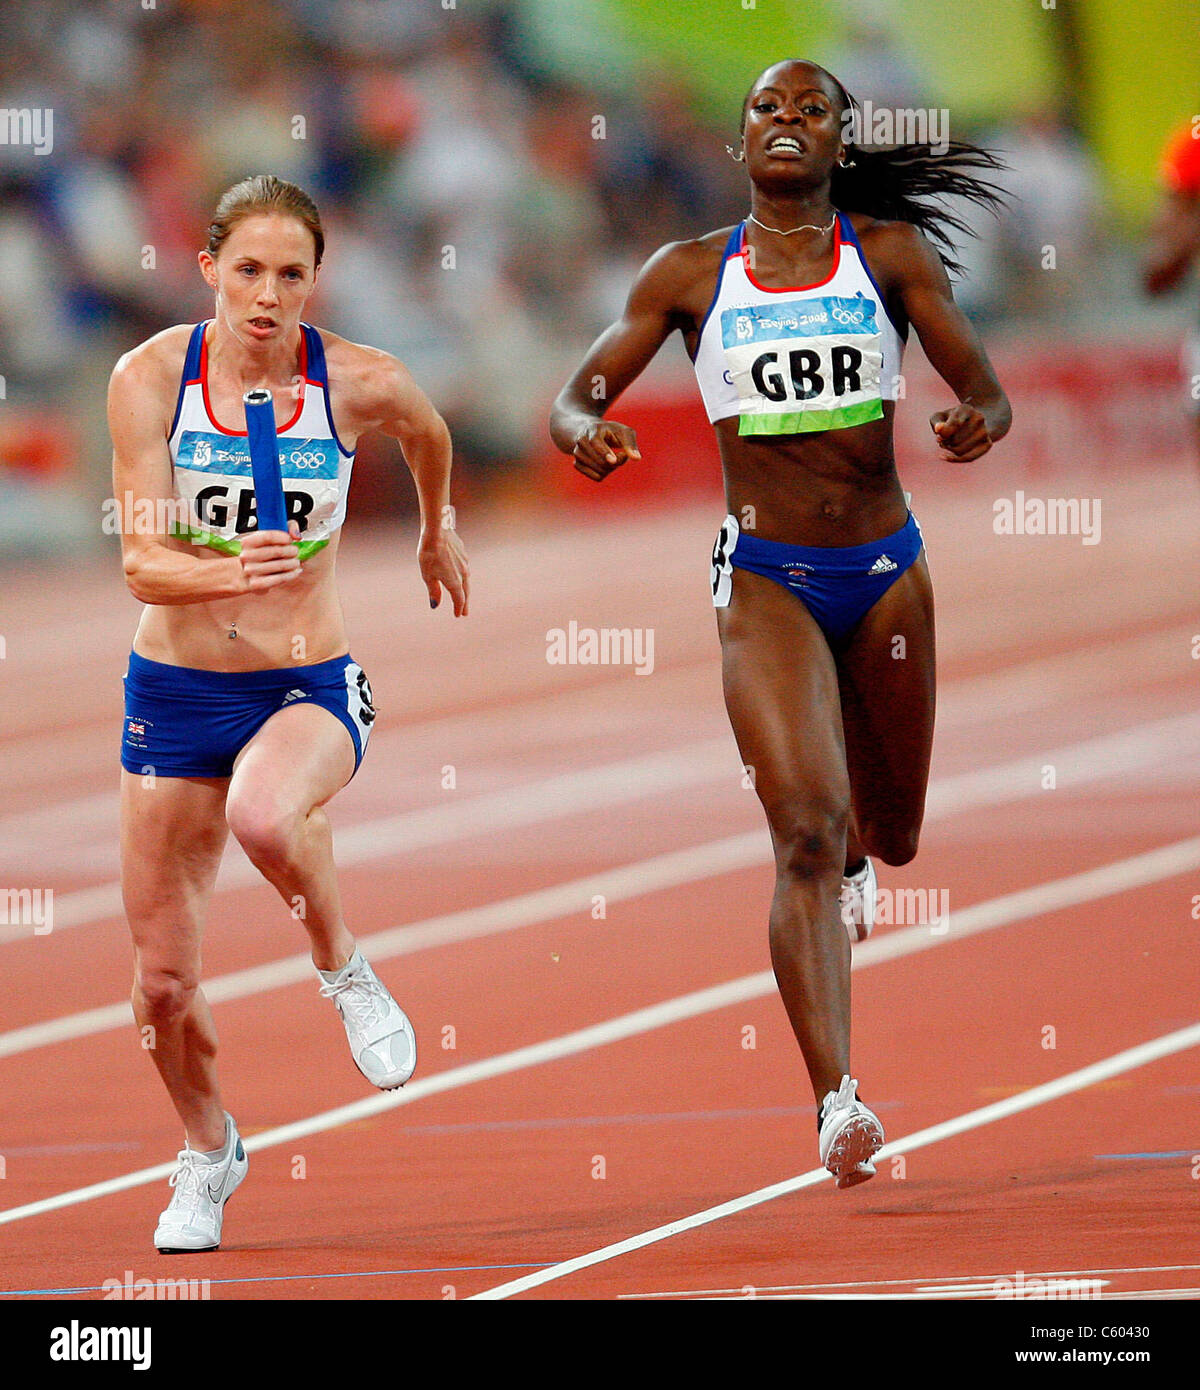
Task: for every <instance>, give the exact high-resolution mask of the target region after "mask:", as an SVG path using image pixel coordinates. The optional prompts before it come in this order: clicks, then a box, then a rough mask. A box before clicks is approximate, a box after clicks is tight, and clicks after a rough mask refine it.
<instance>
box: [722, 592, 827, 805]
mask: <svg viewBox="0 0 1200 1390" xmlns="http://www.w3.org/2000/svg"><path fill="white" fill-rule="evenodd" d="M732 583H733V591H732V594H731V597H730V602H729V606H728V607H727V608H719V609H717V621H718V628H719V631H720V634H721V652H722V673H723V680H724V687H725V703H726V708H727V709H728V711H729V718H730V722H731V724H732V725H733V731H734V735H735V737H736V739H737V744H738V749H739V751H740V753H741V756H742V761H743V763H744V764H745V765H746V766H747V767H749V768H752V769H753V777H754V785H755V789H756V791H757V792H758V795H759V798H760V799H761V801H762V802H763V805H764V807H765V808H766V810H767V814H768V818H769V819H772V824H773V829H774V828H776V827H775V822H774V817H776V816H780V817H784V816H786V815H788V814H789V813H791V812H793V811H795V810H796V809H797V808H798V807H802V806H808V807H810V808H812V809H814V810H817V811H821V812H824V813H825V814H827V815H829V816H831V817H833V818H835V819H837V818H840V817H842V816H844V814H845V810H846V808H847V806H848V802H849V786H848V781H847V775H846V760H845V750H844V745H843V741H842V727H841V718H840V713H839V697H838V680H837V672H836V669H835V667H834V663H833V658H832V656H831V655H830V652H829V647H828V644H827V643H826V641H825V638H824V636H823V634H822V633H821V630H820V628H819V627H818V626H817V624H816V622H815V621H814V619H813V617H812V615H811V614H810V613H809V612H808V610H807V609H806V608H805V607H804V605H803V604H802V603H801V602H800V601H799V600H798V599H797V598H796V597H795V596H794V595H792V594H790V593H788V592H787V591H786V590H785V589H784V588H782V587H781V586H780V585H778V584H776V583H774V582H773V581H771V580H769V579H766V578H764V577H763V576H762V575H758V574H752V573H750V572H748V571H746V570H740V569H735V570H734V571H733V575H732Z"/></svg>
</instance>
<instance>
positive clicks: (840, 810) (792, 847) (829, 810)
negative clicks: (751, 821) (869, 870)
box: [766, 795, 850, 878]
mask: <svg viewBox="0 0 1200 1390" xmlns="http://www.w3.org/2000/svg"><path fill="white" fill-rule="evenodd" d="M766 812H767V821H768V823H769V824H770V827H771V838H772V840H773V841H774V844H775V862H776V865H777V867H778V869H779V871H780V872H781V873H786V874H788V875H790V876H792V877H794V878H819V877H822V876H825V875H829V876H832V875H833V874H834V873H835V871H836V873H837V874H838V875H839V876H840V874H841V872H842V869H843V868H844V866H845V855H846V822H847V820H848V819H849V812H850V807H849V803H848V802H841V801H831V800H829V799H828V798H825V797H821V796H814V795H800V796H793V797H785V798H782V799H779V800H776V801H773V802H772V803H771V804H770V805H767V806H766Z"/></svg>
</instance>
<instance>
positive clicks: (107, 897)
mask: <svg viewBox="0 0 1200 1390" xmlns="http://www.w3.org/2000/svg"><path fill="white" fill-rule="evenodd" d="M741 775H742V770H741V766H740V764H739V763H738V761H737V750H736V749H735V748H734V746H733V744H732V742H731V741H730V740H729V739H726V738H714V739H705V740H702V741H700V742H697V743H690V744H687V745H685V746H683V747H681V748H672V749H670V750H669V751H667V752H662V753H651V754H648V755H645V756H642V757H637V758H625V759H622V760H621V761H620V762H611V763H600V764H597V765H595V766H593V767H587V768H582V769H579V770H578V771H574V772H567V773H562V774H560V775H559V776H556V777H546V778H543V779H542V780H540V781H537V782H530V783H527V784H525V785H523V786H516V787H506V788H504V789H503V790H502V791H497V792H487V793H484V794H483V795H482V796H474V797H464V798H461V799H458V800H451V801H445V802H442V803H441V804H439V805H436V806H423V807H419V808H417V809H416V810H412V811H402V812H400V813H399V814H398V815H393V816H378V817H375V818H373V819H369V820H365V821H361V822H360V823H359V824H357V825H352V826H348V827H346V828H345V829H343V830H339V831H337V832H336V834H335V838H334V857H335V858H336V860H337V862H338V865H339V866H340V867H342V868H349V867H350V866H352V865H354V864H364V863H368V862H370V861H371V860H374V859H384V858H386V857H387V856H388V855H392V854H407V853H411V852H412V851H414V850H422V849H429V848H430V847H432V846H434V845H443V844H448V843H450V842H451V841H454V840H465V839H469V838H470V837H471V836H472V835H488V834H493V833H495V832H496V831H500V830H508V829H511V828H513V827H515V826H529V825H541V824H544V823H545V822H546V821H556V820H559V819H560V818H561V817H563V816H568V815H573V814H575V813H577V812H580V811H591V810H598V809H603V808H605V807H612V806H624V805H626V804H628V803H629V802H632V801H637V800H639V799H640V798H642V797H644V796H657V795H660V794H662V793H671V792H676V791H682V790H685V789H686V788H688V787H695V786H700V785H704V784H707V783H710V782H716V781H722V780H727V781H728V782H729V783H730V784H731V785H736V782H735V780H734V779H735V778H738V777H740V776H741ZM263 882H264V880H263V878H262V875H261V874H260V873H259V872H258V870H257V869H256V868H255V867H254V865H253V864H251V863H250V861H249V860H248V859H247V858H246V857H245V855H243V854H242V853H241V852H240V851H235V852H234V854H233V855H232V856H231V855H229V854H227V855H226V856H225V859H224V860H223V862H222V864H221V870H220V873H219V875H218V877H217V885H216V891H217V892H218V893H220V892H225V891H227V890H228V889H231V888H246V887H250V886H252V885H254V884H261V883H263ZM122 911H123V909H122V904H121V885H120V883H119V882H115V883H101V884H97V885H96V886H95V887H93V888H81V889H77V890H75V891H74V892H70V893H61V894H59V893H56V894H55V897H54V930H55V931H61V930H65V929H66V928H68V927H81V926H85V925H87V924H88V923H91V922H97V921H103V920H104V919H106V918H109V917H113V916H120V915H121V913H122ZM32 936H33V927H32V926H0V943H3V942H7V941H15V940H20V939H28V938H31V937H32Z"/></svg>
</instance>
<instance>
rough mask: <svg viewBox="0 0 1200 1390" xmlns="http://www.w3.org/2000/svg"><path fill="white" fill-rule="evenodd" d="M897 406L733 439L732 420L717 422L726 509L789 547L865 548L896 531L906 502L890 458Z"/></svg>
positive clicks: (904, 514) (905, 511)
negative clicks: (826, 425)
mask: <svg viewBox="0 0 1200 1390" xmlns="http://www.w3.org/2000/svg"><path fill="white" fill-rule="evenodd" d="M895 410H896V407H895V403H894V402H892V401H885V402H884V403H883V412H884V413H883V418H882V419H879V420H872V421H870V422H869V423H867V424H863V425H854V426H852V427H851V428H849V429H842V430H826V431H821V432H817V433H813V434H795V435H764V436H760V437H755V436H753V435H739V434H738V420H737V417H736V416H733V417H731V418H729V419H727V420H718V421H717V422H716V425H715V429H716V432H717V443H718V446H719V447H720V451H721V465H722V468H723V470H724V475H725V504H726V506H727V507H728V509H729V511H730V512H731V513H732V514H733V515H734V516H737V517H739V518H740V517H742V515H743V512H744V509H745V508H747V507H753V508H754V513H753V521H754V525H753V528H752V529H753V531H754V534H755V535H756V536H759V537H761V538H762V539H763V540H772V541H782V542H784V543H786V544H790V545H818V546H819V545H830V546H837V545H864V544H866V543H867V542H868V541H875V540H879V539H881V538H882V537H883V536H888V535H891V533H892V532H893V531H898V530H899V529H900V528H901V527H902V526H903V525H904V523H905V521H906V520H907V518H908V504H907V503H906V502H905V500H904V491H903V489H902V487H901V486H900V479H899V477H898V476H897V474H896V462H895V459H894V457H893V455H892V417H893V416H894V414H895Z"/></svg>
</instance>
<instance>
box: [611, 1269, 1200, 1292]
mask: <svg viewBox="0 0 1200 1390" xmlns="http://www.w3.org/2000/svg"><path fill="white" fill-rule="evenodd" d="M1197 1269H1200V1265H1107V1266H1105V1267H1103V1268H1101V1269H1032V1270H1025V1271H1023V1274H1024V1277H1025V1278H1026V1279H1081V1278H1084V1277H1090V1276H1094V1275H1097V1274H1178V1273H1181V1272H1189V1271H1192V1270H1197ZM1014 1274H1015V1271H1014V1270H1011V1269H1010V1270H1006V1271H1004V1272H1003V1273H1000V1274H915V1275H912V1276H910V1277H909V1278H907V1279H847V1280H844V1281H843V1282H841V1283H837V1284H762V1285H754V1284H740V1285H738V1286H737V1287H736V1288H732V1287H731V1288H725V1289H655V1290H653V1291H652V1292H649V1293H619V1294H617V1298H618V1299H635V1298H726V1297H729V1298H732V1297H735V1296H736V1295H738V1294H741V1295H742V1296H744V1297H745V1296H748V1292H749V1290H751V1289H753V1291H754V1293H755V1294H756V1295H758V1296H760V1297H761V1296H762V1295H763V1294H772V1293H780V1294H783V1293H821V1292H826V1293H836V1292H838V1291H845V1290H848V1289H849V1290H854V1289H883V1288H888V1287H900V1286H904V1287H906V1288H907V1287H909V1286H911V1285H914V1284H928V1285H929V1286H930V1287H937V1286H938V1284H937V1281H939V1280H941V1281H943V1282H945V1283H949V1284H964V1283H972V1284H979V1283H982V1282H984V1281H989V1282H995V1280H997V1279H1010V1280H1011V1279H1012V1278H1013V1276H1014ZM1105 1282H1106V1283H1111V1282H1112V1281H1111V1280H1106V1281H1105Z"/></svg>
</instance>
